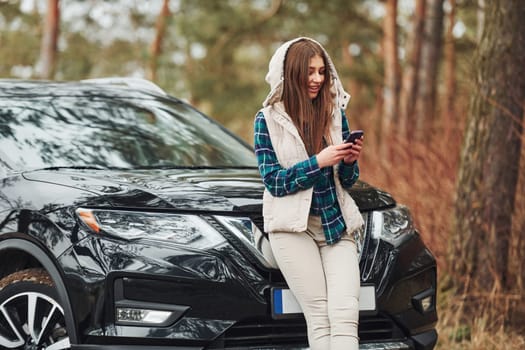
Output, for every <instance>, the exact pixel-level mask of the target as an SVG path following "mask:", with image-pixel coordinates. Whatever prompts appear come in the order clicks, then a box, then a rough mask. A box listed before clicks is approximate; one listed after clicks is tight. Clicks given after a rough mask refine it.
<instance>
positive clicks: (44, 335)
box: [0, 269, 70, 350]
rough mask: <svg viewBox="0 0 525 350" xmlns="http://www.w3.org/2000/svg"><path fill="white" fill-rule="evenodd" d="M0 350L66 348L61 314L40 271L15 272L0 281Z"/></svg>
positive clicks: (62, 312) (51, 284)
mask: <svg viewBox="0 0 525 350" xmlns="http://www.w3.org/2000/svg"><path fill="white" fill-rule="evenodd" d="M0 347H1V348H3V349H5V348H7V349H35V350H36V349H39V350H40V349H42V350H58V349H69V348H70V343H69V337H68V334H67V330H66V323H65V319H64V310H63V309H62V306H61V305H60V303H59V302H58V297H57V293H56V290H55V288H54V285H53V281H52V280H51V277H50V276H49V274H47V272H45V271H44V270H43V269H27V270H23V271H17V272H15V273H13V274H11V275H9V276H7V277H4V278H3V279H2V280H0Z"/></svg>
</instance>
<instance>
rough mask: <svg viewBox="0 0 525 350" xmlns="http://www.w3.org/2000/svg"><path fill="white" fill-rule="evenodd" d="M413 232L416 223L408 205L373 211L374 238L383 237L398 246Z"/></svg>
mask: <svg viewBox="0 0 525 350" xmlns="http://www.w3.org/2000/svg"><path fill="white" fill-rule="evenodd" d="M412 233H414V224H413V222H412V216H411V214H410V211H409V210H408V208H407V207H405V206H396V207H395V208H392V209H387V210H383V211H374V212H373V213H372V238H375V239H383V240H385V241H387V242H389V243H391V244H393V245H395V246H397V245H399V244H401V243H403V242H404V241H405V239H407V238H408V237H409V236H410V234H412Z"/></svg>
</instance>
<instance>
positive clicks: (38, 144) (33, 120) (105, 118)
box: [0, 96, 257, 169]
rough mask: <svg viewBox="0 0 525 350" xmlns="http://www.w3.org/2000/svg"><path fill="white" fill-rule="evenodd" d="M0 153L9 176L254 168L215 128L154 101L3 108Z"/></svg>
mask: <svg viewBox="0 0 525 350" xmlns="http://www.w3.org/2000/svg"><path fill="white" fill-rule="evenodd" d="M0 152H2V153H3V158H7V160H6V162H7V163H8V165H9V166H11V167H12V168H14V169H35V168H48V167H69V166H70V167H102V168H135V169H137V168H155V167H255V166H257V163H256V160H255V156H254V154H253V151H252V149H250V147H248V146H247V145H246V144H244V143H243V142H242V141H240V140H239V139H237V138H236V137H234V136H232V135H231V134H230V133H228V132H227V131H226V130H225V129H224V128H222V127H221V126H219V125H218V124H217V123H215V122H213V121H211V120H210V119H208V118H207V117H205V116H204V115H202V114H201V113H199V112H197V111H196V110H194V109H193V108H191V107H190V106H188V105H186V104H185V103H182V102H179V101H176V100H172V99H155V98H142V99H133V100H127V99H122V98H118V97H111V98H108V97H100V96H83V97H70V96H69V97H56V96H55V97H48V98H42V99H39V98H35V99H31V98H27V99H26V100H25V101H20V100H18V101H16V100H15V101H7V102H2V107H1V108H0Z"/></svg>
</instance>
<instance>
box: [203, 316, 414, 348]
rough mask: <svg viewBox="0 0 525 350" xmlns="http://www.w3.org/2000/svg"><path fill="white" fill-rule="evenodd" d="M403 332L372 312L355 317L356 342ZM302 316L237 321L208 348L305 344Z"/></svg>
mask: <svg viewBox="0 0 525 350" xmlns="http://www.w3.org/2000/svg"><path fill="white" fill-rule="evenodd" d="M404 338H405V337H404V335H403V332H402V331H401V329H399V328H398V327H397V326H396V324H395V323H394V322H393V321H392V320H391V319H389V318H387V317H384V316H381V315H375V316H366V317H364V316H363V317H361V319H360V320H359V339H360V342H361V343H363V342H365V343H366V342H391V341H396V340H402V339H404ZM307 343H308V341H307V336H306V324H305V322H304V319H291V320H265V321H262V322H239V323H237V324H235V325H233V326H232V327H231V328H230V329H228V330H227V331H226V332H225V333H224V334H223V335H222V336H221V337H220V338H219V339H217V340H216V341H215V342H214V343H213V345H211V346H210V347H208V349H219V348H222V347H226V348H230V347H232V348H233V347H243V346H270V345H276V346H277V345H279V346H283V345H292V344H293V345H296V346H297V345H306V344H307Z"/></svg>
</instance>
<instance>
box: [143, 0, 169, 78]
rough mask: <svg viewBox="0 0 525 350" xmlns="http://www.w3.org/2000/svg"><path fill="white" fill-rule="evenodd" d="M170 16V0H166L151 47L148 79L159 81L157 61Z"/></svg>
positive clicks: (158, 18)
mask: <svg viewBox="0 0 525 350" xmlns="http://www.w3.org/2000/svg"><path fill="white" fill-rule="evenodd" d="M169 16H170V9H169V0H164V2H163V3H162V9H161V11H160V14H159V17H157V23H156V25H155V27H156V34H155V39H154V40H153V43H152V44H151V47H150V61H149V71H148V79H149V80H151V81H153V82H155V81H157V62H158V59H159V55H160V53H161V48H162V39H163V38H164V33H165V32H166V20H167V18H168V17H169Z"/></svg>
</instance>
